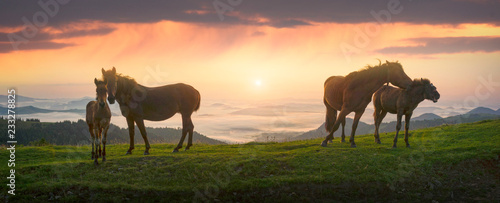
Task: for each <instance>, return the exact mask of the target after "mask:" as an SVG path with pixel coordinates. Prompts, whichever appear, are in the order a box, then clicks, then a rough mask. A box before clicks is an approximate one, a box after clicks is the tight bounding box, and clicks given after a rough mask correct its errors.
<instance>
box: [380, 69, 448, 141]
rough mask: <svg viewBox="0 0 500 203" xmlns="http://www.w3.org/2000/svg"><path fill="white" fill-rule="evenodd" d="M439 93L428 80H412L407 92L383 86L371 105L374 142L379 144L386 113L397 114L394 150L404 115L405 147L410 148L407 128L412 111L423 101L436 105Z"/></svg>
mask: <svg viewBox="0 0 500 203" xmlns="http://www.w3.org/2000/svg"><path fill="white" fill-rule="evenodd" d="M439 96H440V95H439V93H438V91H437V90H436V87H435V86H434V85H433V84H432V83H431V82H430V81H429V80H428V79H422V78H421V79H414V80H413V82H412V84H411V88H410V90H409V91H407V90H404V89H399V88H394V87H391V86H387V85H386V86H383V87H381V88H380V89H378V90H377V91H376V92H375V94H373V105H374V106H375V112H373V117H374V119H375V142H376V143H378V144H380V136H379V134H378V130H379V127H380V124H381V123H382V119H384V117H385V115H386V114H387V112H389V113H393V114H397V125H396V136H395V137H394V145H392V147H393V148H396V143H397V141H398V133H399V130H400V129H401V117H402V116H403V114H404V115H405V142H406V147H410V144H409V143H408V128H409V127H410V118H411V115H412V113H413V110H414V109H415V108H417V106H418V104H419V103H420V102H422V101H424V99H428V100H432V101H433V102H434V103H436V102H437V101H438V99H439Z"/></svg>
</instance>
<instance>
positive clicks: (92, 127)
mask: <svg viewBox="0 0 500 203" xmlns="http://www.w3.org/2000/svg"><path fill="white" fill-rule="evenodd" d="M94 83H95V85H96V94H97V98H96V100H97V101H90V102H89V103H88V104H87V116H86V119H85V120H86V122H87V125H88V126H89V131H90V136H91V137H92V159H94V164H95V165H97V164H98V163H97V159H99V157H101V156H102V161H103V162H104V161H106V138H107V136H108V128H109V122H110V121H111V111H110V110H109V106H108V103H107V102H106V93H107V89H106V80H104V81H99V80H97V79H94ZM103 133H104V139H103V138H102V134H103ZM101 142H102V145H103V150H102V154H101Z"/></svg>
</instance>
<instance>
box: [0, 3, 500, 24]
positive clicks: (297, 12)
mask: <svg viewBox="0 0 500 203" xmlns="http://www.w3.org/2000/svg"><path fill="white" fill-rule="evenodd" d="M218 1H220V2H223V3H227V1H225V0H218ZM37 2H38V1H29V0H16V1H1V2H0V26H4V27H17V26H22V25H23V24H24V22H23V21H22V20H21V19H22V18H23V17H26V19H28V20H30V21H32V19H33V16H34V15H35V14H36V13H37V12H43V11H44V10H43V9H42V7H41V6H39V5H38V3H37ZM39 2H51V1H39ZM52 2H55V0H53V1H52ZM390 2H399V5H397V4H390ZM212 3H213V1H205V0H184V1H180V0H177V1H174V0H169V1H156V0H143V1H136V0H108V1H97V0H89V1H70V2H69V3H67V4H64V5H58V9H57V12H54V13H55V15H54V16H53V17H50V16H49V18H48V25H49V26H57V25H61V24H68V23H73V22H80V21H99V22H110V23H153V22H159V21H162V20H167V21H177V22H189V23H208V24H213V23H216V24H247V25H268V26H273V27H278V28H281V27H294V26H299V25H308V24H309V23H314V22H334V23H366V22H374V21H377V20H376V18H375V17H374V15H372V14H371V13H375V15H376V16H379V17H380V19H383V20H384V21H388V22H391V23H394V22H407V23H414V24H461V23H489V24H496V25H498V24H499V22H500V2H499V1H463V0H462V1H457V0H442V1H432V0H420V1H389V0H387V1H372V0H362V1H320V0H315V1H303V0H275V1H266V0H252V1H250V0H244V1H243V2H242V3H241V4H239V5H235V6H231V5H230V4H229V3H227V4H226V5H228V6H229V7H230V8H231V9H230V10H227V11H225V12H224V13H221V14H223V16H224V20H223V21H221V20H220V18H219V15H218V13H217V10H216V9H215V8H214V6H213V4H212ZM388 4H389V5H395V8H398V9H396V10H398V11H399V12H392V13H391V12H390V11H391V9H389V7H390V6H388ZM49 8H51V7H49ZM52 10H55V9H54V8H53V7H52ZM392 11H394V9H393V10H392ZM384 13H385V14H389V16H387V15H384ZM256 18H264V19H267V21H265V22H260V21H256V20H255V19H256Z"/></svg>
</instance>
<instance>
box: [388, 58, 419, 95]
mask: <svg viewBox="0 0 500 203" xmlns="http://www.w3.org/2000/svg"><path fill="white" fill-rule="evenodd" d="M383 65H385V66H386V67H387V82H390V83H391V84H393V85H395V86H398V87H400V88H403V89H406V90H409V89H410V87H411V84H412V80H411V79H410V77H408V75H406V73H405V71H404V70H403V66H401V64H400V63H399V62H397V61H396V62H389V61H386V62H385V63H384V64H383Z"/></svg>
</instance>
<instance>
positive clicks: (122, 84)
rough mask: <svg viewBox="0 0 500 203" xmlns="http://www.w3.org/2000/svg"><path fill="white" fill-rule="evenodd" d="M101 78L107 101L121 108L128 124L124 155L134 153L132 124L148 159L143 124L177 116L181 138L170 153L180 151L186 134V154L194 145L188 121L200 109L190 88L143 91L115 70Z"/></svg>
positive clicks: (159, 88) (196, 96) (179, 85)
mask: <svg viewBox="0 0 500 203" xmlns="http://www.w3.org/2000/svg"><path fill="white" fill-rule="evenodd" d="M102 77H103V79H106V80H107V81H108V83H107V88H108V101H109V103H110V104H114V103H115V100H116V101H117V102H118V104H119V105H120V111H121V113H122V115H123V116H124V117H125V118H126V120H127V125H128V130H129V135H130V148H129V149H128V150H127V153H126V154H132V150H133V149H134V133H135V132H134V122H135V124H137V127H138V128H139V130H140V132H141V135H142V138H143V139H144V142H145V144H146V150H145V151H144V155H149V149H150V148H151V146H150V145H149V141H148V138H147V133H146V128H145V126H144V120H149V121H163V120H166V119H169V118H171V117H172V116H174V115H175V114H176V113H180V114H181V116H182V137H181V139H180V141H179V144H178V145H177V147H176V148H175V149H174V151H173V152H178V151H179V149H180V148H182V144H183V143H184V139H185V138H186V135H187V134H188V133H189V139H188V144H187V146H186V149H185V150H189V148H190V147H191V146H192V145H193V130H194V125H193V122H192V120H191V115H192V114H193V112H195V111H197V110H198V109H199V108H200V100H201V95H200V93H199V92H198V90H196V89H195V88H193V87H192V86H190V85H187V84H183V83H178V84H171V85H164V86H159V87H146V86H143V85H141V84H138V83H137V82H136V81H135V80H134V79H133V78H131V77H128V76H124V75H121V74H117V73H116V68H115V67H113V69H111V70H107V71H105V70H104V68H103V69H102Z"/></svg>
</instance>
